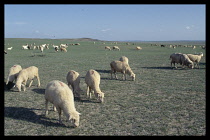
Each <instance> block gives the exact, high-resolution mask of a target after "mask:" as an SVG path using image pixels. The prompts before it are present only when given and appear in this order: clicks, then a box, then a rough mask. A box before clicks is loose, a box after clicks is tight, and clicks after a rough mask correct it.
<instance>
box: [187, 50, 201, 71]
mask: <svg viewBox="0 0 210 140" xmlns="http://www.w3.org/2000/svg"><path fill="white" fill-rule="evenodd" d="M187 56H188V57H189V59H190V60H191V61H192V62H195V63H196V64H197V66H198V68H199V69H200V66H199V62H200V61H201V58H202V57H203V53H202V52H201V53H200V54H197V55H194V54H187Z"/></svg>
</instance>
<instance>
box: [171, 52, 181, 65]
mask: <svg viewBox="0 0 210 140" xmlns="http://www.w3.org/2000/svg"><path fill="white" fill-rule="evenodd" d="M181 55H182V53H173V54H171V55H170V58H169V59H171V68H172V63H173V64H174V67H175V68H177V67H176V66H175V63H177V64H179V63H181V59H180V57H181Z"/></svg>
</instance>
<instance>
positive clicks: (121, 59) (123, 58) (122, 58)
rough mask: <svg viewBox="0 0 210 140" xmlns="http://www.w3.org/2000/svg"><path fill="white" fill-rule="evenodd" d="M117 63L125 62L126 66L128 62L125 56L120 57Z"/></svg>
mask: <svg viewBox="0 0 210 140" xmlns="http://www.w3.org/2000/svg"><path fill="white" fill-rule="evenodd" d="M119 61H122V62H126V63H127V64H128V61H129V60H128V58H127V57H126V56H122V57H120V59H119ZM128 65H129V64H128Z"/></svg>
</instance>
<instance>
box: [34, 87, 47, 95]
mask: <svg viewBox="0 0 210 140" xmlns="http://www.w3.org/2000/svg"><path fill="white" fill-rule="evenodd" d="M32 91H33V92H36V93H38V94H45V89H44V88H34V89H32Z"/></svg>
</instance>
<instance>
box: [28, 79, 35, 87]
mask: <svg viewBox="0 0 210 140" xmlns="http://www.w3.org/2000/svg"><path fill="white" fill-rule="evenodd" d="M33 81H34V79H31V82H30V83H29V85H28V87H31V84H32V83H33Z"/></svg>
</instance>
